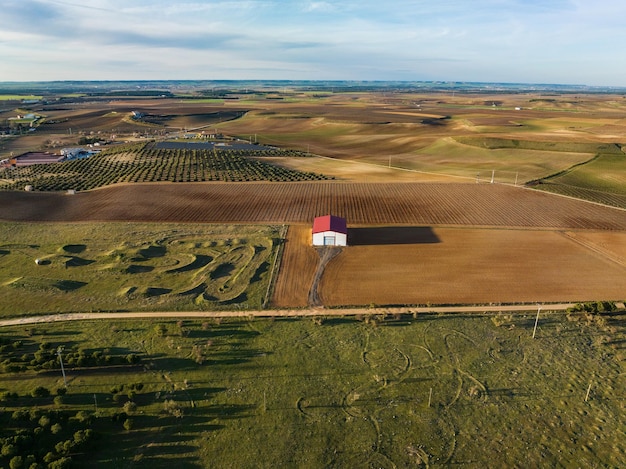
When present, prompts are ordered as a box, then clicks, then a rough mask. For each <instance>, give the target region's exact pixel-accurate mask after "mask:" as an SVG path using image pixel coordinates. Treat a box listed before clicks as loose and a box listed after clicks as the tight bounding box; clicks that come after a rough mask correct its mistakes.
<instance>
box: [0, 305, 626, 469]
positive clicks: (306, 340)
mask: <svg viewBox="0 0 626 469" xmlns="http://www.w3.org/2000/svg"><path fill="white" fill-rule="evenodd" d="M534 322H535V314H534V313H528V314H520V315H515V316H508V315H503V314H498V315H496V316H490V317H489V316H478V315H477V316H462V315H449V316H448V315H439V316H434V315H411V314H407V315H404V316H400V315H397V316H389V315H385V314H384V313H381V312H380V310H379V311H378V312H376V311H374V310H373V311H372V316H363V317H356V318H348V317H332V318H331V317H326V318H300V319H298V318H284V319H280V318H276V319H273V320H272V319H249V320H246V319H222V320H219V319H207V320H204V321H202V320H193V321H192V320H184V321H174V320H172V321H160V320H134V321H130V320H129V321H121V320H120V321H117V320H116V321H104V320H103V321H97V322H96V321H93V322H91V321H89V322H73V323H58V324H50V325H44V324H39V325H34V326H19V327H7V328H3V329H0V337H2V338H3V339H4V342H3V343H4V344H5V346H3V348H2V349H0V350H1V352H2V358H3V360H4V361H3V368H2V369H0V372H1V374H0V376H1V377H2V379H1V380H0V396H1V398H2V407H0V422H1V425H0V429H1V430H0V437H2V438H4V439H6V438H7V437H10V436H11V435H16V434H17V432H18V431H19V430H20V429H22V430H25V431H27V432H33V433H34V434H35V438H34V443H35V445H36V447H35V449H30V448H26V445H27V442H24V441H22V442H21V443H20V444H21V445H22V446H23V447H24V448H25V449H20V451H23V452H24V454H25V455H28V454H29V452H32V453H33V458H37V457H42V456H41V454H42V453H43V454H47V453H48V452H51V453H52V455H50V456H48V458H49V459H53V458H55V457H57V458H60V457H62V456H63V455H64V454H66V453H64V451H66V450H65V449H64V448H65V447H64V445H58V444H57V443H56V442H57V441H63V440H65V439H67V438H68V437H69V438H70V439H71V438H72V436H71V435H72V433H71V432H73V431H75V428H76V426H77V425H78V424H79V423H81V424H82V425H83V426H84V427H86V428H90V429H93V431H95V432H96V433H97V438H95V439H94V440H93V442H92V443H91V446H89V447H88V450H87V449H82V448H83V446H81V447H79V449H78V450H76V451H74V452H73V453H70V456H69V457H71V458H72V460H73V461H74V462H75V463H76V464H77V465H78V466H79V467H87V466H88V467H92V468H93V467H186V468H194V467H197V468H200V467H224V468H231V467H232V468H264V467H267V468H270V467H303V468H304V467H307V468H308V467H377V468H394V467H468V468H470V467H471V468H473V467H518V466H519V467H521V466H524V467H623V466H624V465H626V438H625V436H626V435H625V428H626V413H625V412H624V402H625V401H624V399H625V398H626V394H625V391H624V389H625V385H626V381H625V380H626V370H625V360H626V351H625V349H624V342H625V341H626V328H625V326H626V313H624V312H623V311H622V312H619V313H618V312H613V313H603V314H598V313H595V314H592V313H570V314H567V315H566V314H556V313H547V312H544V311H542V312H541V315H540V318H539V323H538V328H537V331H536V336H535V338H533V327H534ZM42 343H45V345H42ZM59 346H63V347H64V349H63V351H62V353H61V356H62V358H63V359H64V360H65V371H66V375H67V383H68V386H67V393H66V394H65V395H63V396H61V397H60V398H59V399H57V398H56V397H54V396H55V394H56V393H58V391H57V390H58V389H60V388H63V377H62V374H61V370H60V367H59V364H58V359H57V360H56V362H55V361H54V358H56V357H57V354H56V353H55V352H56V351H57V349H58V347H59ZM47 357H51V360H50V361H49V362H46V361H45V360H46V359H47ZM123 357H129V358H128V359H129V363H127V364H126V365H119V364H118V362H119V361H120V358H123ZM131 358H132V360H131ZM77 360H79V361H80V360H82V361H81V362H80V363H81V365H82V366H78V365H77V363H78V361H77ZM41 362H43V363H44V365H38V363H41ZM70 362H72V363H73V364H71V363H70ZM130 362H132V363H130ZM46 363H47V364H46ZM107 363H110V364H107ZM9 365H12V366H13V368H16V367H17V368H20V367H21V368H20V370H21V371H15V369H14V370H13V371H7V366H9ZM2 370H4V371H2ZM41 387H43V388H45V389H48V390H50V391H51V393H52V394H51V395H50V396H48V397H32V395H33V393H34V390H36V389H37V388H41ZM7 393H14V394H7ZM45 412H48V415H49V417H48V420H45V419H42V414H44V413H45ZM55 412H56V413H55ZM68 416H69V419H68ZM42 420H43V422H42ZM127 421H130V422H127ZM57 422H58V423H59V426H58V427H54V428H55V429H56V433H53V431H52V428H53V425H55V424H56V423H57ZM36 428H41V430H36ZM70 429H71V430H70ZM37 432H38V433H37ZM3 441H5V442H6V440H3ZM5 445H6V443H5ZM51 448H52V449H51ZM54 448H56V449H54ZM18 449H19V448H18ZM18 449H16V448H13V451H14V453H13V454H16V453H15V451H17V450H18ZM38 451H39V453H37V452H38ZM38 454H39V456H38ZM0 458H2V459H0V462H2V464H3V465H4V466H6V465H7V462H8V461H9V457H7V456H0Z"/></svg>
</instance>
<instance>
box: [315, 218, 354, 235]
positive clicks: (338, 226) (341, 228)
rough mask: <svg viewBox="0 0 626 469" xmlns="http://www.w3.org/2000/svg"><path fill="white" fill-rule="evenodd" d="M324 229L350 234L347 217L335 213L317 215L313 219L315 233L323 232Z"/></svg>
mask: <svg viewBox="0 0 626 469" xmlns="http://www.w3.org/2000/svg"><path fill="white" fill-rule="evenodd" d="M324 231H336V232H337V233H344V234H348V225H347V224H346V219H345V218H341V217H336V216H335V215H325V216H323V217H317V218H316V219H315V220H313V233H322V232H324Z"/></svg>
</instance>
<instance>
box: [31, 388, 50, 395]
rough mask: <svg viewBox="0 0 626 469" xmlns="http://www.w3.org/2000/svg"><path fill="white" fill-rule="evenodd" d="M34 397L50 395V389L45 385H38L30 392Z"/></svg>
mask: <svg viewBox="0 0 626 469" xmlns="http://www.w3.org/2000/svg"><path fill="white" fill-rule="evenodd" d="M30 395H31V396H33V397H48V396H49V395H50V391H49V390H48V388H44V387H43V386H38V387H36V388H35V389H33V390H32V392H31V393H30Z"/></svg>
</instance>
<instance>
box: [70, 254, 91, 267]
mask: <svg viewBox="0 0 626 469" xmlns="http://www.w3.org/2000/svg"><path fill="white" fill-rule="evenodd" d="M94 262H96V261H94V260H91V259H83V258H82V257H77V256H70V257H69V258H68V259H67V260H66V261H65V267H84V266H86V265H91V264H93V263H94Z"/></svg>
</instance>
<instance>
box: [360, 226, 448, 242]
mask: <svg viewBox="0 0 626 469" xmlns="http://www.w3.org/2000/svg"><path fill="white" fill-rule="evenodd" d="M440 242H441V240H440V239H439V237H438V236H437V235H436V234H435V233H434V232H433V230H432V228H431V227H429V226H380V227H364V228H348V245H349V246H373V245H374V246H375V245H387V244H434V243H440Z"/></svg>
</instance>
